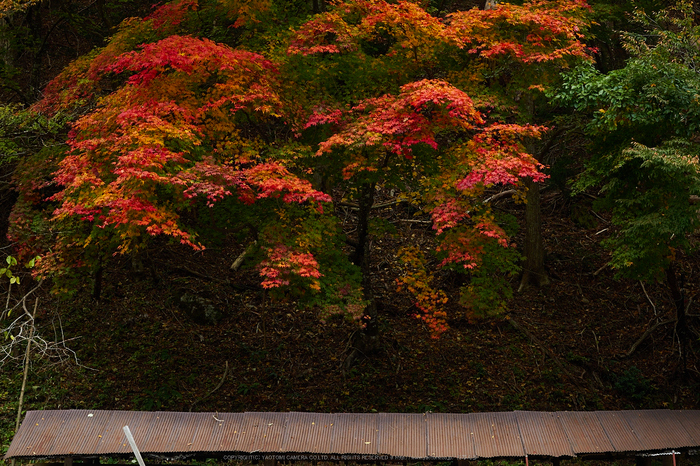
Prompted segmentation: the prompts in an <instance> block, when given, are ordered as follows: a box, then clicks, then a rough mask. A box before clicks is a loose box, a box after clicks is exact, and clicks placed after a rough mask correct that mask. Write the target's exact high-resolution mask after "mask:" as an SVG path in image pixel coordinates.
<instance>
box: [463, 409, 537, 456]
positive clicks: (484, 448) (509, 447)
mask: <svg viewBox="0 0 700 466" xmlns="http://www.w3.org/2000/svg"><path fill="white" fill-rule="evenodd" d="M470 416H472V417H473V418H474V420H475V423H476V426H477V427H476V428H475V430H474V446H475V453H476V456H477V457H479V458H498V457H504V456H505V457H514V456H515V457H522V456H525V449H524V447H523V442H522V439H521V438H520V431H519V430H518V422H517V418H516V415H515V413H475V414H471V415H470Z"/></svg>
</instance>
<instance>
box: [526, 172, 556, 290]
mask: <svg viewBox="0 0 700 466" xmlns="http://www.w3.org/2000/svg"><path fill="white" fill-rule="evenodd" d="M524 184H525V187H526V188H527V195H526V196H527V197H526V201H527V204H526V205H525V225H526V226H525V228H526V230H525V251H524V252H525V262H524V264H523V276H522V279H521V280H520V287H519V288H518V291H522V290H523V289H525V288H526V287H528V286H529V285H536V286H546V285H549V283H550V282H549V277H548V276H547V272H546V270H545V269H544V255H545V254H544V242H543V240H542V219H541V206H540V185H539V183H536V182H534V181H533V180H532V178H525V183H524Z"/></svg>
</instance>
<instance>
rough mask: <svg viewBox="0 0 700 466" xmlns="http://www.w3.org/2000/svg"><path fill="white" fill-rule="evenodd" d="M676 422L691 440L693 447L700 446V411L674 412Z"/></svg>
mask: <svg viewBox="0 0 700 466" xmlns="http://www.w3.org/2000/svg"><path fill="white" fill-rule="evenodd" d="M674 412H675V413H676V416H677V419H678V422H680V424H681V425H682V426H683V428H684V429H685V431H686V432H688V435H690V437H691V438H692V439H693V443H694V445H700V411H697V410H689V411H674Z"/></svg>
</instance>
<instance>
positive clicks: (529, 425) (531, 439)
mask: <svg viewBox="0 0 700 466" xmlns="http://www.w3.org/2000/svg"><path fill="white" fill-rule="evenodd" d="M515 414H516V416H517V418H518V427H520V435H521V436H522V438H523V445H524V447H525V452H526V453H527V454H528V455H541V456H553V457H560V456H575V455H574V451H573V449H572V448H571V443H570V442H569V439H568V437H567V436H566V432H565V431H564V428H563V427H562V425H561V422H560V421H559V413H549V412H531V411H516V413H515Z"/></svg>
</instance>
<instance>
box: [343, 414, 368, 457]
mask: <svg viewBox="0 0 700 466" xmlns="http://www.w3.org/2000/svg"><path fill="white" fill-rule="evenodd" d="M335 427H336V426H334V429H333V450H334V453H337V454H339V455H347V454H353V455H376V454H377V440H378V439H379V435H378V425H377V415H376V414H342V415H338V421H337V428H335Z"/></svg>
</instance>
